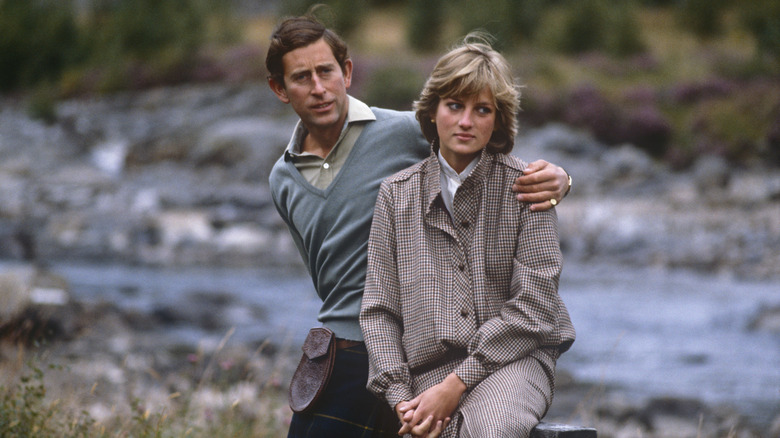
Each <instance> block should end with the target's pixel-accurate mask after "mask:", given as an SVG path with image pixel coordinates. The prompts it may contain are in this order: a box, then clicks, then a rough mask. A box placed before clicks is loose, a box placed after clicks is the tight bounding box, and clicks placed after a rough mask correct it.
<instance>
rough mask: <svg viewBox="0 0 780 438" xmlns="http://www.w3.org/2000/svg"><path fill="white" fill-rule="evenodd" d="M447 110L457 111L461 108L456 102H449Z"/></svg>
mask: <svg viewBox="0 0 780 438" xmlns="http://www.w3.org/2000/svg"><path fill="white" fill-rule="evenodd" d="M447 108H449V109H451V110H459V109H461V108H462V105H461V104H460V103H458V102H450V103H448V104H447Z"/></svg>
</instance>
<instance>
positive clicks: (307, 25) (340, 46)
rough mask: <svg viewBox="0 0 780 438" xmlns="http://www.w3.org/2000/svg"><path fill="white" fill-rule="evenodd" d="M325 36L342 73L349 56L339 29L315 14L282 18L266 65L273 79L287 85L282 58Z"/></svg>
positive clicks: (275, 31) (274, 33)
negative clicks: (324, 22) (335, 28)
mask: <svg viewBox="0 0 780 438" xmlns="http://www.w3.org/2000/svg"><path fill="white" fill-rule="evenodd" d="M320 39H324V40H325V42H326V43H327V44H328V46H330V49H331V51H333V57H334V58H336V62H338V63H339V66H340V67H341V71H342V73H343V72H344V69H345V66H346V62H347V60H348V59H349V54H348V53H347V52H348V50H347V44H346V43H345V42H344V41H343V40H342V39H341V38H340V37H339V36H338V35H336V33H335V32H333V31H332V30H330V29H328V28H326V27H325V25H324V24H322V23H320V22H319V21H317V19H316V18H314V17H311V16H300V17H292V18H287V19H285V20H284V21H282V22H281V23H280V24H279V25H278V26H276V29H274V31H273V33H271V44H270V46H269V47H268V54H267V55H266V57H265V67H266V68H267V69H268V73H269V76H268V77H269V79H273V80H274V81H276V82H278V83H280V84H284V64H283V63H282V57H283V56H284V55H286V54H287V53H289V52H292V51H293V50H295V49H300V48H301V47H306V46H308V45H309V44H312V43H315V42H317V41H319V40H320Z"/></svg>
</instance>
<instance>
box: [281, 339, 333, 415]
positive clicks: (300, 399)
mask: <svg viewBox="0 0 780 438" xmlns="http://www.w3.org/2000/svg"><path fill="white" fill-rule="evenodd" d="M302 350H303V354H302V355H301V361H300V363H298V368H296V369H295V373H294V374H293V377H292V381H291V382H290V393H289V401H290V408H291V409H292V410H293V412H301V413H303V412H307V411H309V410H311V409H312V408H313V407H314V405H315V404H316V403H317V400H318V399H319V397H320V395H322V392H323V391H324V390H325V387H326V386H328V381H329V380H330V375H331V373H332V372H333V364H334V362H335V360H336V337H335V336H334V334H333V332H332V331H331V330H329V329H327V328H325V327H315V328H313V329H311V330H309V334H308V335H307V336H306V340H305V341H304V342H303V347H302Z"/></svg>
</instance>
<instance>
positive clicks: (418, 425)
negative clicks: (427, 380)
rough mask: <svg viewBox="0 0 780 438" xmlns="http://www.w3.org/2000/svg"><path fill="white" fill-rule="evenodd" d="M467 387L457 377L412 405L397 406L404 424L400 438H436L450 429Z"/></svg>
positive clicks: (434, 388) (399, 416) (441, 384)
mask: <svg viewBox="0 0 780 438" xmlns="http://www.w3.org/2000/svg"><path fill="white" fill-rule="evenodd" d="M465 391H466V385H465V384H464V383H463V381H461V380H460V378H459V377H458V376H457V375H455V374H454V373H453V374H450V375H448V376H447V377H446V378H445V379H444V381H442V382H441V383H439V384H437V385H434V386H432V387H431V388H429V389H427V390H426V391H424V392H423V393H422V394H420V395H418V396H417V397H415V398H414V399H413V400H410V401H408V402H401V403H398V405H396V413H397V414H398V418H399V419H400V420H401V424H402V427H401V430H399V431H398V434H399V435H403V434H405V433H411V434H412V436H414V437H426V438H435V437H438V436H439V434H441V432H442V431H443V430H444V429H445V428H446V427H447V425H449V423H450V421H451V419H452V418H451V417H452V414H453V413H454V412H455V409H457V407H458V403H459V402H460V397H461V396H462V395H463V393H464V392H465Z"/></svg>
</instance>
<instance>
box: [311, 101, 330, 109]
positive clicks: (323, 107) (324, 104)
mask: <svg viewBox="0 0 780 438" xmlns="http://www.w3.org/2000/svg"><path fill="white" fill-rule="evenodd" d="M332 104H333V102H324V103H321V104H319V105H314V106H312V109H313V110H315V111H322V110H326V109H330V107H331V105H332Z"/></svg>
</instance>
